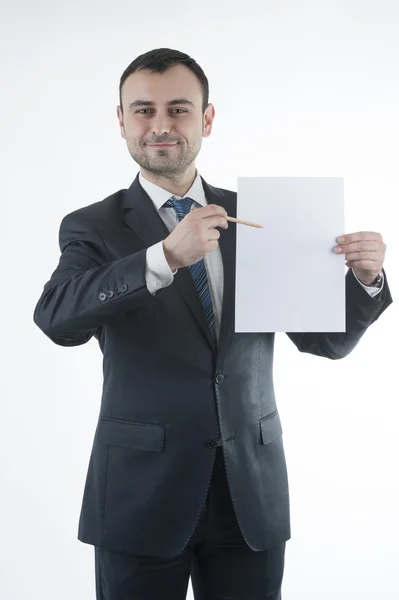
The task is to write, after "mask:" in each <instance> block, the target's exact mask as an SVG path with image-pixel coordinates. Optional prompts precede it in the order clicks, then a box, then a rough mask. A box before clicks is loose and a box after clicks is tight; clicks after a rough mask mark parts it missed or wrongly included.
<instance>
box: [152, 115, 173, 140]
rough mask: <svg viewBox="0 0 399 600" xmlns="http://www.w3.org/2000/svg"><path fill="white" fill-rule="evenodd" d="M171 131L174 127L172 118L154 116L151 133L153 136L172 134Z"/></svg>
mask: <svg viewBox="0 0 399 600" xmlns="http://www.w3.org/2000/svg"><path fill="white" fill-rule="evenodd" d="M171 129H172V125H171V119H170V117H168V116H166V115H161V114H158V115H155V116H154V119H153V121H152V123H151V131H152V133H153V135H155V136H156V137H159V136H161V135H163V134H164V133H170V130H171Z"/></svg>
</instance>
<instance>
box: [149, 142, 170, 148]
mask: <svg viewBox="0 0 399 600" xmlns="http://www.w3.org/2000/svg"><path fill="white" fill-rule="evenodd" d="M176 145H177V142H161V143H156V144H147V146H152V147H154V148H172V147H173V146H176Z"/></svg>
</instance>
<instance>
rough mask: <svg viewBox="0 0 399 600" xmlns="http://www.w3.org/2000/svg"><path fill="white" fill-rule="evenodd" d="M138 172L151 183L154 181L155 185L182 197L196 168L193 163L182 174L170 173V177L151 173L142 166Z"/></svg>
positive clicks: (193, 178)
mask: <svg viewBox="0 0 399 600" xmlns="http://www.w3.org/2000/svg"><path fill="white" fill-rule="evenodd" d="M140 172H141V175H142V176H143V177H144V178H145V179H147V180H148V181H151V183H155V185H158V186H159V187H161V188H163V189H164V190H167V191H168V192H170V193H171V194H175V195H176V196H182V197H183V196H185V194H186V193H187V192H188V190H189V189H190V187H191V186H192V185H193V182H194V180H195V178H196V177H197V169H196V168H195V166H194V165H192V166H190V167H189V168H188V169H187V171H185V172H184V173H183V174H182V175H174V176H173V175H172V176H171V177H165V176H164V175H157V174H156V173H151V172H150V171H146V170H145V169H143V168H142V169H141V170H140Z"/></svg>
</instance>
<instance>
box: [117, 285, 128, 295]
mask: <svg viewBox="0 0 399 600" xmlns="http://www.w3.org/2000/svg"><path fill="white" fill-rule="evenodd" d="M119 290H120V291H121V292H122V294H123V292H126V290H127V285H126V283H123V284H122V285H121V286H120V288H119Z"/></svg>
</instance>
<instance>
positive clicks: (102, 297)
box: [98, 292, 107, 302]
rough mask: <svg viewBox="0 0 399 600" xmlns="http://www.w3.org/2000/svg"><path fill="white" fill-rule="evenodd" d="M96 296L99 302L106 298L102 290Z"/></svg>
mask: <svg viewBox="0 0 399 600" xmlns="http://www.w3.org/2000/svg"><path fill="white" fill-rule="evenodd" d="M98 298H99V300H101V302H104V300H106V299H107V294H104V292H101V293H100V294H98Z"/></svg>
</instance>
